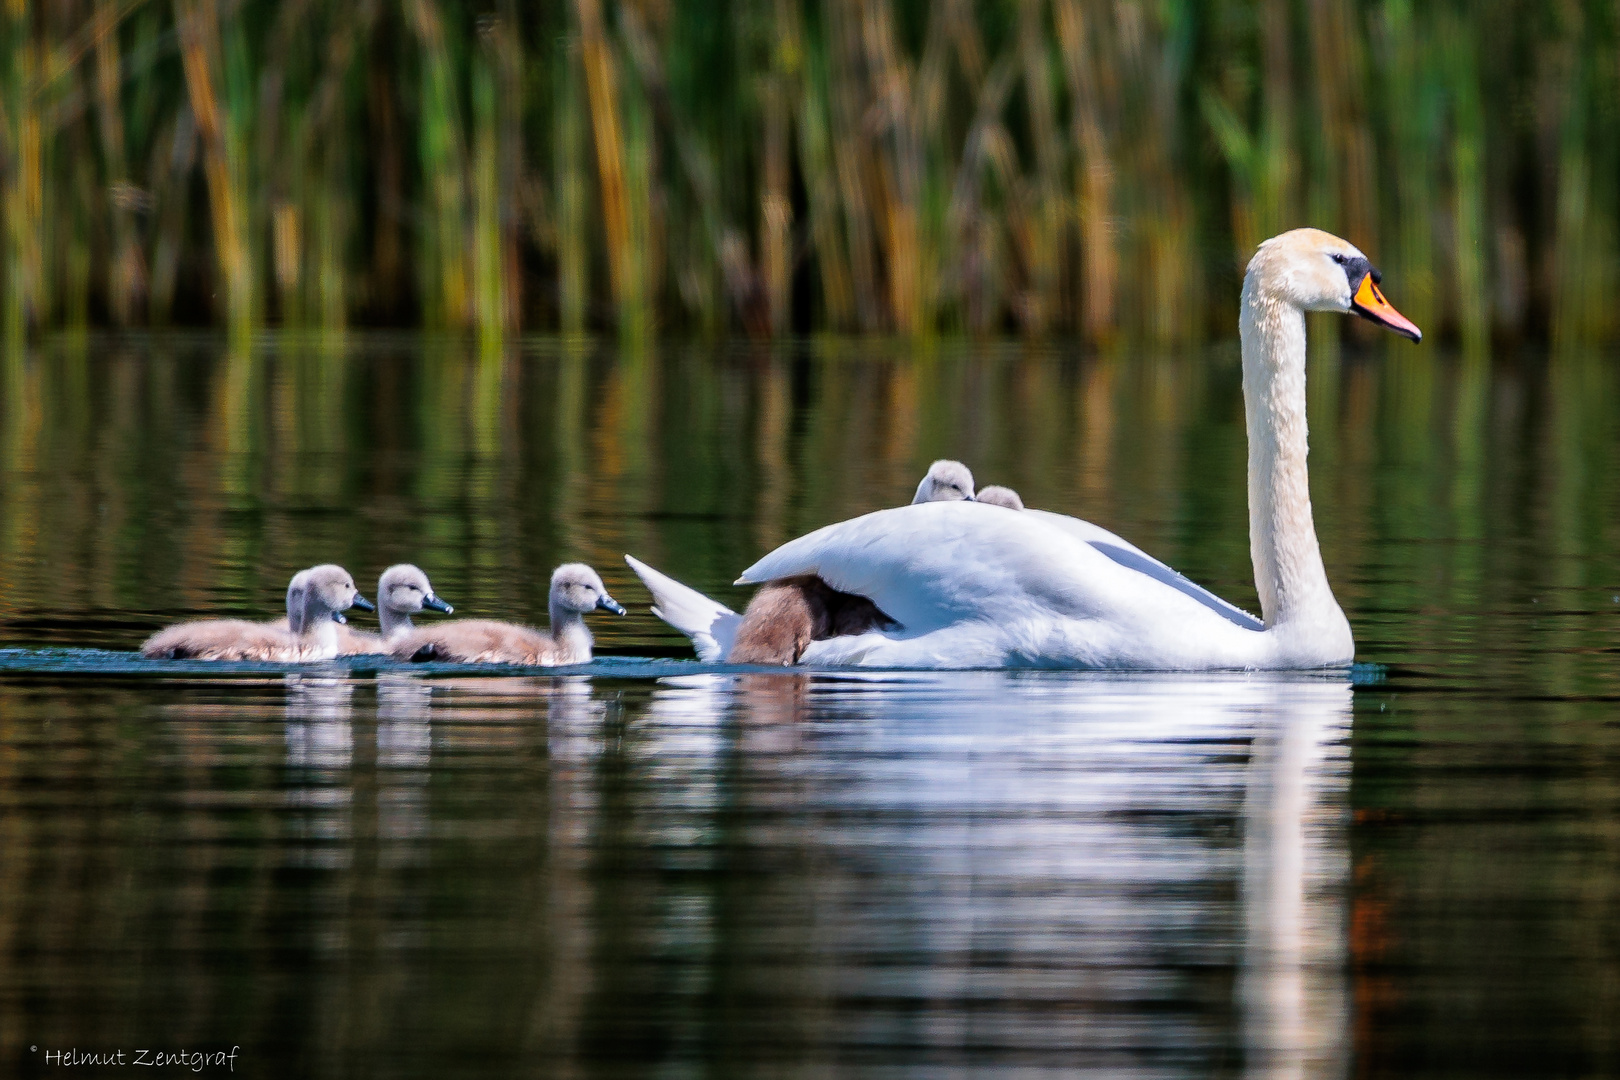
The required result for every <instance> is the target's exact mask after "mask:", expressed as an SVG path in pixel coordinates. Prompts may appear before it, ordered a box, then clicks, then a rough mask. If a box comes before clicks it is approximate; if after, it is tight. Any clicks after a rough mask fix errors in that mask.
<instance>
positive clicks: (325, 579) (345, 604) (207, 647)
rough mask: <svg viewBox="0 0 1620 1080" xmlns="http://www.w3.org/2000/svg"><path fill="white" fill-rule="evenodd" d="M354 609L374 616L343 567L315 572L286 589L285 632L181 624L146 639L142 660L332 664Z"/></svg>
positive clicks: (240, 624)
mask: <svg viewBox="0 0 1620 1080" xmlns="http://www.w3.org/2000/svg"><path fill="white" fill-rule="evenodd" d="M351 607H356V608H359V609H360V610H361V611H372V610H374V608H373V606H372V604H371V601H369V600H367V599H366V598H365V597H363V596H361V595H360V592H359V590H358V589H356V588H355V587H354V579H353V578H352V577H350V576H349V572H348V571H347V570H345V569H343V567H341V566H334V565H332V564H330V563H326V564H323V565H321V566H312V567H310V568H309V569H308V570H301V571H299V572H298V573H297V574H295V575H293V579H292V581H290V582H289V583H288V585H287V625H286V626H280V625H277V623H257V622H248V621H247V620H245V619H203V620H200V621H198V622H188V623H180V624H179V625H177V626H171V627H169V628H167V629H165V630H159V631H158V632H157V633H155V634H153V635H152V636H151V637H149V638H147V639H146V642H145V644H143V645H142V646H141V655H142V656H145V657H147V658H148V659H153V660H157V659H166V660H278V661H294V662H296V661H303V660H330V659H332V657H334V656H336V655H338V627H339V626H340V625H341V624H342V623H344V622H345V621H346V620H345V619H344V617H343V613H344V612H345V611H347V610H349V608H351ZM278 622H279V620H278Z"/></svg>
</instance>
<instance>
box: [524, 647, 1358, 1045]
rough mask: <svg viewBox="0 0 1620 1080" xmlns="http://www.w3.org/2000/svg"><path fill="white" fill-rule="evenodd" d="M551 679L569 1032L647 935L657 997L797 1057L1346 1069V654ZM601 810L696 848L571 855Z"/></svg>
mask: <svg viewBox="0 0 1620 1080" xmlns="http://www.w3.org/2000/svg"><path fill="white" fill-rule="evenodd" d="M545 695H546V698H545V701H546V704H545V708H546V715H547V719H548V724H549V734H548V742H549V755H550V765H551V769H552V776H551V782H552V784H553V790H552V800H551V807H552V813H553V815H554V816H553V819H552V825H551V831H550V837H549V839H550V842H551V844H552V845H553V848H552V855H553V858H555V859H556V861H555V862H554V863H553V872H554V873H555V874H556V875H558V876H557V877H555V878H554V879H553V881H552V883H551V884H552V885H553V887H554V888H553V891H552V892H551V897H552V903H551V905H550V907H549V910H548V912H547V913H546V914H545V917H546V918H547V919H548V920H549V922H548V924H547V925H548V926H549V927H550V931H551V933H553V934H554V941H555V943H556V951H555V952H553V954H552V958H553V961H554V966H553V968H552V970H551V972H550V978H549V979H548V981H547V985H548V990H547V992H546V993H545V994H543V995H542V997H543V1001H541V1002H538V1003H537V1008H536V1010H535V1013H534V1014H533V1015H534V1016H535V1018H536V1025H537V1028H536V1035H538V1032H539V1031H542V1030H543V1031H544V1032H545V1035H544V1037H542V1038H538V1044H539V1045H545V1046H549V1047H550V1048H551V1049H552V1051H553V1052H554V1053H556V1054H558V1055H559V1056H564V1057H566V1056H569V1055H571V1054H572V1053H574V1052H575V1051H576V1050H577V1049H578V1048H579V1047H580V1046H581V1045H583V1044H582V1042H581V1040H582V1039H585V1043H590V1042H591V1040H589V1039H588V1038H586V1037H585V1035H582V1034H581V1033H582V1032H585V1033H587V1034H588V1032H589V1031H591V1030H593V1029H596V1030H599V1031H600V1030H611V1029H612V1028H613V1027H614V1025H615V1024H616V1023H622V1022H623V1021H624V1015H623V1014H622V1013H621V1014H619V1015H618V1018H617V1019H615V1018H614V1015H613V1014H612V1010H613V1009H614V1008H615V1005H614V1004H613V1003H615V1002H618V1003H620V1005H621V1006H622V1003H623V1002H624V1001H625V1000H627V996H628V998H629V999H633V998H634V997H635V995H636V994H638V993H643V994H644V993H645V992H646V987H645V985H644V984H641V983H638V982H637V981H636V980H637V979H638V978H644V976H645V972H646V971H647V970H648V965H660V964H661V965H665V967H664V970H678V971H680V972H681V973H682V974H681V976H680V977H679V978H675V977H671V981H670V983H669V985H668V986H667V987H665V988H664V990H663V992H662V993H661V995H660V1000H661V1002H662V1004H661V1005H660V1007H659V1017H660V1019H659V1023H660V1025H663V1024H667V1025H669V1028H670V1030H671V1031H672V1032H682V1031H685V1032H690V1031H693V1030H700V1029H701V1030H708V1031H710V1032H711V1033H713V1032H715V1031H716V1030H720V1031H722V1032H723V1031H724V1025H725V1022H726V1020H727V1019H730V1020H732V1021H738V1020H741V1019H742V1014H743V1013H746V1012H747V1008H746V1006H745V1005H739V1004H737V1003H739V1002H742V1003H747V1002H755V1003H756V1004H755V1005H754V1008H755V1009H757V1010H758V1011H760V1012H762V1013H763V1012H768V1013H769V1014H770V1016H771V1019H770V1020H769V1022H768V1023H769V1026H770V1027H771V1028H772V1029H773V1030H776V1029H779V1030H776V1037H777V1039H778V1042H779V1045H780V1046H781V1047H782V1049H781V1050H780V1051H779V1052H780V1053H783V1054H788V1055H790V1056H791V1057H792V1058H793V1059H794V1060H798V1061H801V1062H803V1061H811V1060H818V1059H829V1060H831V1059H841V1058H843V1057H845V1056H847V1055H848V1054H849V1053H852V1052H859V1053H861V1054H863V1055H872V1056H875V1057H876V1058H877V1059H881V1060H884V1061H888V1060H891V1059H892V1060H893V1061H894V1062H895V1063H899V1062H912V1063H918V1062H926V1063H929V1064H930V1067H931V1068H932V1067H933V1066H938V1067H937V1069H935V1070H934V1074H939V1075H948V1074H950V1073H951V1072H952V1071H953V1070H955V1069H957V1068H961V1069H964V1070H966V1069H968V1068H969V1066H968V1065H967V1064H965V1062H967V1061H969V1060H976V1061H979V1062H980V1063H983V1062H987V1061H993V1060H1000V1059H1012V1058H1017V1059H1018V1060H1023V1061H1028V1062H1031V1063H1034V1062H1039V1063H1041V1064H1042V1065H1043V1066H1046V1067H1074V1068H1080V1067H1101V1068H1104V1069H1108V1070H1111V1071H1122V1072H1124V1073H1127V1074H1138V1073H1141V1074H1152V1075H1165V1074H1185V1075H1200V1074H1203V1073H1205V1072H1207V1069H1208V1068H1209V1067H1211V1066H1213V1065H1215V1064H1217V1063H1225V1065H1227V1066H1229V1065H1230V1063H1231V1062H1232V1061H1234V1060H1236V1059H1240V1060H1242V1061H1243V1062H1244V1063H1245V1065H1246V1068H1247V1071H1248V1072H1249V1073H1250V1074H1252V1075H1256V1076H1267V1077H1293V1076H1299V1077H1306V1076H1324V1075H1338V1074H1340V1073H1342V1072H1343V1068H1342V1066H1343V1062H1344V1061H1345V1059H1346V1057H1347V1055H1348V1047H1347V1033H1348V1021H1347V993H1346V988H1345V981H1344V980H1345V973H1344V970H1343V957H1344V955H1345V933H1346V928H1345V899H1346V889H1347V866H1348V860H1347V851H1346V831H1345V820H1344V819H1345V815H1346V813H1347V802H1348V746H1347V738H1348V734H1349V725H1350V708H1351V688H1350V686H1349V685H1348V683H1346V682H1342V681H1334V680H1329V679H1324V678H1305V677H1283V678H1276V677H1266V678H1256V677H1248V676H1229V677H1209V676H1201V677H1186V676H1182V677H1168V678H1142V677H1119V676H1111V677H1086V676H1081V677H1077V676H1074V675H1072V674H1062V675H1059V674H1042V673H1019V674H1008V673H989V672H986V673H961V674H951V675H938V674H932V673H930V674H917V675H896V674H870V675H860V674H857V675H853V676H852V675H848V674H842V673H841V674H839V675H837V676H816V677H808V678H801V677H784V676H725V675H701V676H691V677H682V678H672V679H666V680H663V681H661V682H660V683H659V685H658V686H657V687H656V688H655V689H654V690H653V691H652V692H651V693H650V695H644V696H643V697H642V698H641V699H640V702H641V704H640V705H639V706H637V705H635V704H628V705H627V704H625V700H624V699H625V698H628V696H629V695H623V694H620V693H616V694H614V695H605V694H603V693H601V692H593V691H592V690H590V689H589V687H588V684H585V683H583V682H579V683H569V684H568V685H566V686H552V687H551V688H550V689H549V690H547V691H545ZM606 697H611V698H612V701H611V702H609V701H605V700H604V698H606ZM615 709H622V713H623V715H621V716H619V717H617V718H615V716H614V712H615ZM609 759H612V760H611V761H610V760H609ZM606 776H612V777H615V778H617V779H616V780H615V790H616V791H617V792H618V797H617V798H615V799H614V800H612V801H611V805H609V803H608V802H606V801H604V799H603V797H602V793H601V791H599V790H597V788H598V786H599V785H600V784H601V782H602V780H601V778H602V777H606ZM626 793H628V795H627V794H626ZM610 815H618V817H616V818H615V820H613V821H611V822H609V821H607V820H605V818H606V817H608V816H610ZM608 834H611V835H612V836H614V837H616V838H618V842H619V843H629V844H631V845H632V846H633V847H635V848H638V849H640V850H641V851H642V852H645V853H646V854H645V857H646V858H647V859H648V860H649V861H650V862H652V863H656V864H657V865H660V866H662V867H663V868H664V869H665V870H666V871H701V872H703V873H700V874H698V876H697V877H695V878H692V879H690V883H683V879H681V878H679V877H675V878H672V879H670V880H666V881H660V882H658V883H655V884H652V885H649V884H647V876H646V874H645V873H643V874H641V875H640V876H639V877H637V876H635V875H626V876H625V877H624V878H623V879H618V878H615V877H613V876H612V875H604V874H603V873H602V872H600V871H598V872H595V873H591V872H589V868H590V867H591V866H592V865H593V859H594V858H596V857H597V856H598V855H599V852H600V845H602V844H603V843H604V837H605V836H606V835H608ZM590 845H596V846H597V848H596V850H595V851H594V852H593V851H592V850H588V848H589V846H590ZM637 857H639V856H636V855H632V856H631V859H632V860H634V859H635V858H637ZM625 861H626V860H625V856H624V855H623V854H620V855H619V856H617V857H616V858H615V859H614V860H613V862H614V864H616V865H623V864H624V863H625ZM703 874H707V875H710V877H709V878H708V880H711V881H712V880H715V879H716V878H718V880H719V881H721V882H722V884H721V886H719V887H705V886H702V885H701V884H700V883H701V882H702V881H703V880H705V878H704V877H703ZM738 889H741V890H743V892H744V893H745V894H746V902H739V901H738V900H737V898H736V895H735V891H736V890H738ZM592 890H595V896H596V899H595V900H594V901H591V900H588V899H581V893H582V892H584V893H587V894H589V893H591V891H592ZM637 890H641V892H645V893H646V895H642V894H641V892H637ZM610 893H611V894H612V895H611V897H610V896H609V895H608V894H610ZM627 896H633V899H626V897H627ZM604 905H606V909H608V910H612V911H614V912H615V913H616V914H615V915H614V916H613V924H612V925H608V922H607V918H606V917H605V916H604V915H603V914H602V912H603V911H604ZM637 973H641V974H639V975H638V974H637ZM717 998H719V999H723V1000H724V1001H728V1002H731V1003H733V1004H732V1005H731V1006H730V1008H731V1010H732V1013H731V1014H730V1015H729V1016H716V1015H714V1014H713V1013H712V1012H711V1011H709V1010H712V1009H713V1008H714V1004H713V1003H714V1002H715V1001H716V999H717ZM738 1010H741V1011H740V1012H739V1011H738ZM752 1020H753V1022H754V1023H759V1022H762V1021H760V1020H759V1018H758V1017H757V1016H755V1017H753V1018H752ZM649 1022H651V1021H649ZM705 1024H706V1025H708V1027H707V1028H705V1027H704V1025H705ZM717 1024H718V1025H719V1028H718V1029H717V1028H716V1026H715V1025H717ZM748 1028H749V1025H748V1024H741V1025H740V1027H739V1035H740V1037H741V1038H742V1039H743V1040H744V1041H745V1043H747V1044H748V1045H750V1046H755V1047H757V1043H756V1042H753V1041H751V1040H750V1038H749V1036H748V1034H747V1031H748ZM671 1037H672V1038H674V1039H675V1041H676V1043H677V1044H678V1043H680V1041H681V1037H680V1036H679V1035H672V1036H671ZM710 1037H711V1038H716V1039H722V1040H723V1039H724V1038H725V1036H724V1034H719V1035H714V1034H711V1036H710ZM570 1048H571V1049H570ZM693 1052H694V1053H697V1052H699V1051H698V1049H697V1048H696V1047H694V1048H693ZM1147 1063H1151V1064H1147Z"/></svg>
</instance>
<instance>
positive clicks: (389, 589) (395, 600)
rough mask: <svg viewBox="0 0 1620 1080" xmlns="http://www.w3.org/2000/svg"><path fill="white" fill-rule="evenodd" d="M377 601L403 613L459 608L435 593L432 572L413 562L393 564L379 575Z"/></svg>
mask: <svg viewBox="0 0 1620 1080" xmlns="http://www.w3.org/2000/svg"><path fill="white" fill-rule="evenodd" d="M377 604H378V606H379V607H381V608H382V609H383V610H384V611H391V612H394V613H396V614H399V615H414V614H415V613H416V612H418V611H421V610H422V609H424V608H426V609H427V610H428V611H437V612H439V613H440V614H442V615H448V614H450V613H451V612H452V611H454V610H455V608H452V607H451V606H450V605H449V604H447V603H445V602H444V601H443V600H440V599H439V598H438V597H437V596H435V595H434V594H433V585H432V584H431V583H430V582H429V581H428V576H427V575H426V574H424V573H422V570H421V568H420V567H416V566H412V565H411V564H410V563H400V564H398V565H397V566H390V567H389V568H388V569H386V570H384V571H383V572H382V576H381V577H379V578H378V579H377Z"/></svg>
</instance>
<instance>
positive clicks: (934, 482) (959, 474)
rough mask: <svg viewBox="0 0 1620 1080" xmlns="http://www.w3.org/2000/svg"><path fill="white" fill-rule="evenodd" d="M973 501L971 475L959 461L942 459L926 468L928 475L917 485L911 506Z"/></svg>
mask: <svg viewBox="0 0 1620 1080" xmlns="http://www.w3.org/2000/svg"><path fill="white" fill-rule="evenodd" d="M963 499H966V500H967V501H968V502H972V501H973V474H972V473H971V472H969V471H968V467H967V466H966V465H964V464H962V463H961V462H960V461H950V460H946V459H942V460H940V461H936V462H934V463H933V464H932V465H930V466H928V475H927V476H925V477H923V478H922V483H920V484H918V485H917V494H916V495H914V496H912V499H911V504H912V505H913V506H915V505H916V504H918V503H925V502H960V501H962V500H963Z"/></svg>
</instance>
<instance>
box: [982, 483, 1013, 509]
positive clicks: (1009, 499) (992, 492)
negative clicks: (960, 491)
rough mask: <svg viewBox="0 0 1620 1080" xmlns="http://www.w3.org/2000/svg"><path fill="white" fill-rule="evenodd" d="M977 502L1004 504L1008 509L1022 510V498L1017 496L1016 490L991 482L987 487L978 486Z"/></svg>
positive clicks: (993, 504)
mask: <svg viewBox="0 0 1620 1080" xmlns="http://www.w3.org/2000/svg"><path fill="white" fill-rule="evenodd" d="M977 501H978V502H982V503H989V504H990V505H991V506H1005V507H1006V508H1007V509H1009V510H1022V509H1023V508H1024V500H1023V499H1020V498H1019V497H1018V492H1016V491H1014V490H1013V489H1012V488H1010V487H1002V486H1001V485H1000V484H991V485H990V486H989V487H987V488H980V489H979V495H978V498H977Z"/></svg>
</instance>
